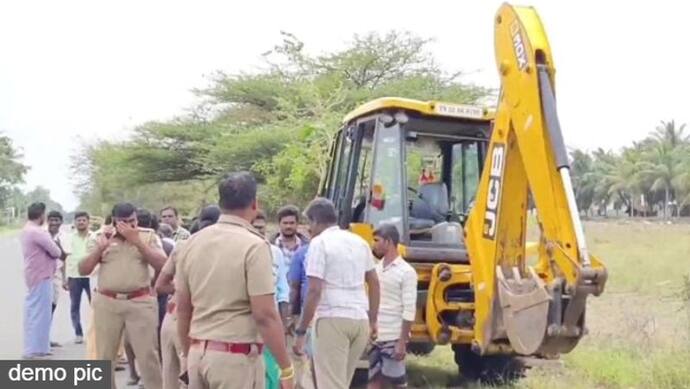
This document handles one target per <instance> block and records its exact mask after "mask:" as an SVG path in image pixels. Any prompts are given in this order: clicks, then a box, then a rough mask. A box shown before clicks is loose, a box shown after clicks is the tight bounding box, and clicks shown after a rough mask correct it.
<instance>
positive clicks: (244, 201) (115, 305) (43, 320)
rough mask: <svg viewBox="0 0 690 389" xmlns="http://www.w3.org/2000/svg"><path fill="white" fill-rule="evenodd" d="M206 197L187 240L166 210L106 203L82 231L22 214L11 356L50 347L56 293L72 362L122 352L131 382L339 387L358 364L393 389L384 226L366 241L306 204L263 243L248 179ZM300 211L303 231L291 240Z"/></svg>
mask: <svg viewBox="0 0 690 389" xmlns="http://www.w3.org/2000/svg"><path fill="white" fill-rule="evenodd" d="M218 194H219V201H218V205H217V206H216V205H213V206H208V207H206V208H204V209H203V210H202V211H201V213H200V214H199V217H198V218H196V220H195V221H194V224H193V225H192V226H191V228H190V230H189V231H187V230H186V229H184V228H183V227H182V226H181V220H180V215H179V213H178V211H177V210H176V209H175V208H174V207H166V208H164V209H162V210H160V211H159V212H158V214H157V215H155V214H152V213H151V212H149V211H147V210H145V209H137V208H136V207H135V206H134V205H132V204H129V203H119V204H116V205H115V206H114V207H113V209H112V214H111V215H110V216H109V217H108V218H107V220H106V221H105V223H104V224H103V225H102V226H101V227H100V229H99V230H98V231H94V232H91V231H90V230H89V225H90V218H89V215H88V214H87V213H86V212H77V213H76V214H75V218H74V225H73V227H72V229H71V231H70V232H69V233H64V232H62V230H63V228H61V227H62V224H63V217H62V215H61V214H60V213H58V212H55V211H51V212H49V213H46V207H45V205H44V204H41V203H35V204H32V205H31V206H29V208H28V219H29V220H28V222H27V224H26V226H25V227H24V229H23V231H22V234H21V242H22V248H23V254H24V261H25V278H26V285H27V288H28V292H27V295H26V299H25V309H24V358H28V359H41V358H49V357H50V355H51V347H53V348H54V347H60V345H59V344H57V343H54V342H51V341H50V326H51V321H52V316H53V312H54V311H55V306H56V304H58V300H57V296H59V295H60V293H59V288H64V289H65V290H67V291H69V296H70V313H71V320H72V324H73V327H74V333H75V340H74V341H75V343H78V344H79V343H83V342H85V343H86V355H85V358H87V359H100V360H111V361H113V366H116V368H123V367H120V366H119V364H118V362H119V361H120V359H123V356H125V355H126V360H127V362H128V363H129V365H130V366H129V372H130V380H129V382H128V383H129V384H132V385H137V384H139V381H140V380H141V384H139V385H141V386H143V387H144V388H146V389H162V388H165V389H173V388H174V389H178V388H185V387H189V388H191V389H197V388H199V389H201V388H205V389H206V388H208V389H220V388H264V387H265V388H270V389H273V388H293V387H296V388H305V389H311V388H316V387H320V388H326V389H331V388H335V389H338V388H348V387H349V386H350V382H351V380H352V377H353V375H354V372H355V369H356V367H357V363H358V361H359V360H360V358H361V357H362V356H363V355H365V354H366V355H367V356H368V358H369V387H371V388H379V387H382V385H383V384H385V383H386V382H388V383H390V384H392V385H393V386H395V387H405V386H406V372H405V362H404V359H405V353H406V347H407V341H408V339H409V336H410V331H411V326H412V323H413V322H414V319H415V311H416V297H417V273H416V271H415V270H414V268H413V267H412V266H410V265H409V264H408V263H407V262H405V260H404V259H402V258H401V257H400V256H399V254H398V243H399V241H400V235H399V232H398V230H397V229H396V227H394V226H393V225H385V224H384V225H381V226H378V228H377V229H376V230H375V231H374V241H373V242H372V243H371V245H370V244H369V243H368V242H366V241H365V240H364V239H362V238H361V237H359V236H358V235H356V234H353V233H351V232H350V231H348V230H344V229H341V228H339V227H338V225H337V221H338V217H337V211H336V208H335V206H334V205H333V203H332V202H331V201H330V200H327V199H324V198H316V199H314V200H313V201H312V202H311V203H310V204H309V205H308V206H307V208H306V209H305V211H304V213H303V214H302V213H301V212H300V210H299V209H298V208H297V207H295V206H292V205H288V206H285V207H283V208H281V209H280V210H279V211H278V213H277V220H276V221H277V223H278V226H279V232H278V233H277V234H275V235H273V236H270V237H267V236H266V233H267V231H266V229H267V225H268V220H267V216H266V214H265V213H264V212H262V211H261V210H259V209H258V206H257V184H256V181H255V179H254V177H253V176H252V175H251V174H250V173H246V172H239V173H233V174H230V175H228V176H227V177H226V178H225V179H223V180H222V181H221V182H220V184H219V188H218ZM302 215H304V216H305V217H306V219H307V220H306V221H307V224H308V233H302V232H300V231H298V229H299V226H300V218H301V216H302ZM158 216H159V217H158ZM45 224H47V227H48V228H47V229H46V228H45ZM84 294H86V296H87V298H88V301H89V302H90V305H91V311H90V312H91V317H90V320H89V324H88V328H87V331H86V334H84V331H83V329H82V325H81V318H80V307H81V301H82V297H83V295H84ZM113 377H114V375H113ZM113 388H115V382H114V379H113Z"/></svg>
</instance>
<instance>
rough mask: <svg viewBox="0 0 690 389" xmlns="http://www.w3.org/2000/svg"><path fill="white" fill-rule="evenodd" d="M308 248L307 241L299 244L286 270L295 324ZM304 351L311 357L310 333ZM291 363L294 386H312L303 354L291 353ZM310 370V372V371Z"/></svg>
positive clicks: (302, 294)
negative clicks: (293, 371)
mask: <svg viewBox="0 0 690 389" xmlns="http://www.w3.org/2000/svg"><path fill="white" fill-rule="evenodd" d="M308 250H309V243H308V242H307V243H305V244H303V245H302V246H300V247H299V248H298V249H297V251H295V254H294V255H293V257H292V262H291V263H290V271H289V272H288V281H289V282H290V314H291V315H292V320H291V323H293V325H297V323H299V320H300V316H301V315H302V308H303V307H304V300H305V299H306V298H307V290H308V284H307V270H306V263H305V262H306V257H307V251H308ZM291 335H292V334H291ZM291 335H290V336H289V337H288V339H289V340H288V345H291V344H292V341H294V337H293V336H291ZM305 351H306V353H307V357H308V358H311V356H312V348H311V334H310V333H307V340H306V347H305ZM292 358H293V360H292V364H293V366H294V367H295V388H313V387H314V381H315V379H314V376H313V375H312V373H313V369H310V366H309V362H308V361H307V360H306V359H305V357H304V356H302V357H300V356H298V355H295V354H293V355H292ZM310 370H312V372H310Z"/></svg>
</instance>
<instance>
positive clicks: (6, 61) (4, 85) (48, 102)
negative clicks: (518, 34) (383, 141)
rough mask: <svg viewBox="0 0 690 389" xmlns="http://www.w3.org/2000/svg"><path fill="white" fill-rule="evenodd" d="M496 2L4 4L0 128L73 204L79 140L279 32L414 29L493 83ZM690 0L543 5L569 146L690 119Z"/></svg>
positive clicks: (320, 43) (443, 56)
mask: <svg viewBox="0 0 690 389" xmlns="http://www.w3.org/2000/svg"><path fill="white" fill-rule="evenodd" d="M500 4H501V1H489V0H476V1H459V0H454V1H428V2H419V1H414V2H412V1H411V2H409V3H408V2H405V1H401V0H396V1H381V0H379V1H371V0H367V1H359V0H356V1H355V0H348V1H337V2H331V1H321V2H315V1H314V2H312V1H309V2H308V1H304V0H291V1H256V0H255V1H252V2H249V1H242V2H237V1H219V2H211V1H200V0H195V1H186V2H176V1H170V0H168V1H117V2H115V1H112V2H103V1H69V0H61V1H26V0H21V1H19V0H16V1H8V0H6V1H3V2H2V4H1V5H0V50H1V52H0V131H2V132H4V133H6V134H8V135H9V136H10V137H11V138H12V139H13V140H14V141H15V142H16V144H17V145H18V146H20V147H21V148H22V150H23V153H24V156H25V157H24V161H25V163H27V164H28V165H30V166H31V171H30V172H29V174H28V175H27V185H26V187H27V188H31V187H34V186H36V185H43V186H46V187H48V188H49V189H50V191H51V193H52V194H53V197H54V198H55V199H56V200H57V201H59V202H60V203H62V204H63V205H64V206H65V207H66V208H67V209H72V208H74V207H75V206H77V199H76V198H75V196H74V195H73V190H74V186H73V183H72V182H71V181H70V174H69V168H68V166H69V156H70V155H71V154H73V153H74V152H75V151H76V149H77V147H78V145H79V142H78V138H79V137H81V138H84V139H87V140H93V139H98V138H113V137H123V136H125V135H126V133H127V131H128V130H130V129H131V128H132V127H134V126H136V125H137V124H139V123H142V122H144V121H147V120H155V119H166V118H170V117H172V116H175V115H178V114H181V113H183V112H184V110H185V109H186V108H188V107H190V106H191V105H193V104H194V96H193V95H192V93H190V89H191V88H194V87H200V86H204V85H205V84H206V82H207V78H206V77H207V75H208V74H210V73H212V72H213V71H215V70H219V69H222V70H226V71H238V70H251V69H253V68H255V67H256V66H257V65H258V64H259V63H260V58H259V57H260V54H261V53H262V52H265V51H266V50H268V49H270V48H272V47H273V45H274V44H276V43H277V42H279V40H280V31H281V30H283V31H289V32H292V33H294V34H296V35H297V36H298V37H299V38H300V39H302V40H303V41H304V42H305V43H306V45H307V49H308V50H310V51H313V52H324V51H331V50H335V49H337V48H340V47H342V46H343V45H344V43H345V42H347V40H348V39H349V38H351V37H352V35H353V34H355V33H361V34H363V33H366V32H369V31H372V30H376V31H382V32H385V31H388V30H390V29H400V30H409V31H412V32H414V33H416V34H419V35H421V36H425V37H430V38H434V39H435V42H434V44H433V45H432V46H431V49H432V52H433V54H434V56H435V57H436V58H437V59H438V60H439V62H440V63H441V64H442V66H443V67H444V68H445V69H447V70H449V71H454V70H459V69H462V70H465V71H467V72H469V73H470V75H469V76H468V77H467V78H466V80H468V81H472V82H475V83H478V84H481V85H485V86H489V87H498V82H497V80H498V78H497V76H496V71H495V66H494V51H493V50H494V48H493V16H494V14H495V12H496V10H497V9H498V7H499V5H500ZM683 4H684V3H683V2H672V1H659V0H657V1H654V2H630V1H626V2H622V1H621V2H619V1H578V2H562V1H537V0H534V1H532V2H531V4H530V5H534V6H536V7H537V9H538V11H539V13H540V15H541V18H542V21H543V22H544V24H545V26H546V31H547V33H548V34H549V39H550V42H551V47H552V50H553V54H554V60H555V63H556V67H557V79H556V83H557V84H556V88H557V96H558V104H559V112H560V115H561V123H562V127H563V131H564V135H565V139H566V143H567V144H568V145H570V146H575V147H584V148H588V149H593V148H596V147H604V148H611V149H618V148H620V147H621V146H624V145H626V144H629V143H630V142H631V141H632V140H634V139H640V138H642V137H644V136H645V134H646V133H647V132H649V131H650V130H652V129H653V128H654V127H655V126H656V125H657V124H658V122H659V121H660V120H670V119H676V121H678V122H681V123H683V122H690V112H689V110H688V109H689V108H690V104H689V103H688V93H690V92H689V91H690V73H689V72H690V57H689V56H688V54H687V52H688V42H687V41H688V39H687V38H688V36H690V32H689V31H688V28H687V18H686V12H684V9H683V8H684V7H685V6H684V5H683Z"/></svg>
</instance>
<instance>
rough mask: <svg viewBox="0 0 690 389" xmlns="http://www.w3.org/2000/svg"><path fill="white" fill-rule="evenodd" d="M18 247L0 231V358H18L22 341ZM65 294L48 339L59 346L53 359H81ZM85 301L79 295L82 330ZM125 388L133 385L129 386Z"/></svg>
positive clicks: (119, 377)
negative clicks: (75, 342)
mask: <svg viewBox="0 0 690 389" xmlns="http://www.w3.org/2000/svg"><path fill="white" fill-rule="evenodd" d="M23 266H24V264H23V259H22V254H21V247H20V245H19V239H18V235H17V233H9V234H3V235H0V276H1V277H2V278H1V279H0V296H1V297H0V317H1V318H2V319H0V359H21V356H22V342H23V331H22V326H23V311H22V309H23V304H24V296H25V295H26V286H25V284H24V272H23V271H24V269H23ZM69 303H70V301H69V295H68V294H67V292H65V291H64V290H62V291H60V300H59V301H58V306H57V309H56V310H55V316H54V317H53V325H52V329H51V331H52V332H51V340H53V341H55V342H58V343H61V344H62V345H63V347H60V348H54V349H53V354H54V356H53V359H83V358H84V355H85V351H86V350H85V346H84V345H76V344H74V330H73V329H72V321H71V319H70V313H69ZM89 309H90V307H89V304H88V300H87V299H86V295H84V296H83V298H82V305H81V318H82V327H83V328H84V331H86V328H87V327H88V325H89V323H88V319H89ZM126 381H127V379H126V374H125V373H124V372H118V373H116V382H117V387H118V389H122V388H128V386H127V385H126V384H125V382H126ZM129 388H136V387H134V386H129Z"/></svg>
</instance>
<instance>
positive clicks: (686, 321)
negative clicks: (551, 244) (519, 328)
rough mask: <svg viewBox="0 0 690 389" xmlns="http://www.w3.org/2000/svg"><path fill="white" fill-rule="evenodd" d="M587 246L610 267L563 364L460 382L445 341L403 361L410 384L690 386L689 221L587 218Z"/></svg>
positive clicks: (475, 388) (481, 388)
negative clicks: (506, 379)
mask: <svg viewBox="0 0 690 389" xmlns="http://www.w3.org/2000/svg"><path fill="white" fill-rule="evenodd" d="M585 229H586V236H587V238H588V241H589V247H590V252H592V253H594V254H595V255H597V256H598V257H599V258H601V259H602V260H603V261H604V262H605V263H606V265H607V267H608V270H609V279H608V284H607V288H606V291H605V292H604V294H603V295H602V296H600V297H598V298H590V300H589V304H588V311H587V321H588V324H587V327H588V329H589V334H588V335H587V336H586V337H585V338H584V339H583V340H582V341H581V342H580V344H579V345H578V347H577V348H576V349H575V350H574V351H573V352H572V353H570V354H568V355H564V356H563V357H562V360H563V367H559V368H554V367H548V368H543V367H539V368H532V369H530V370H529V371H528V372H527V374H526V377H525V378H522V379H519V380H517V381H516V382H514V383H511V384H507V385H502V386H490V385H481V384H476V383H465V382H462V381H461V380H460V378H459V376H458V369H457V367H456V365H455V363H454V361H453V352H452V350H451V349H450V347H436V349H435V350H434V352H433V353H432V354H430V355H429V356H426V357H414V356H411V357H410V358H409V361H408V366H409V377H410V378H409V379H410V387H414V388H440V387H462V388H469V389H485V388H503V389H507V388H516V389H517V388H527V389H546V388H549V389H553V388H568V389H579V388H583V389H584V388H602V389H609V388H610V389H614V388H615V389H617V388H620V389H628V388H640V389H647V388H672V389H676V388H678V389H680V388H690V277H689V276H688V274H690V225H688V224H680V225H667V224H662V223H651V222H639V221H635V222H628V221H615V222H604V221H601V222H600V221H596V222H586V223H585Z"/></svg>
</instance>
